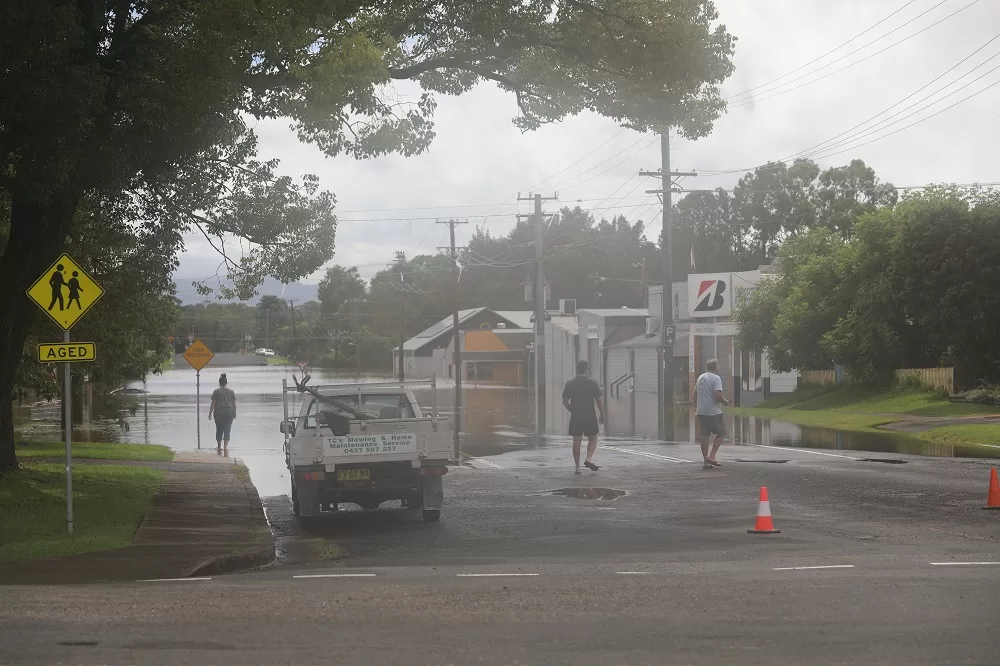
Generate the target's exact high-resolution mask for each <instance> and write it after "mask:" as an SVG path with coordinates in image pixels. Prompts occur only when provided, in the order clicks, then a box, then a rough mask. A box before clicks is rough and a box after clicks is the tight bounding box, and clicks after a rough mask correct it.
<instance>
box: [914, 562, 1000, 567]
mask: <svg viewBox="0 0 1000 666" xmlns="http://www.w3.org/2000/svg"><path fill="white" fill-rule="evenodd" d="M985 564H1000V562H931V565H933V566H935V567H962V566H982V565H985Z"/></svg>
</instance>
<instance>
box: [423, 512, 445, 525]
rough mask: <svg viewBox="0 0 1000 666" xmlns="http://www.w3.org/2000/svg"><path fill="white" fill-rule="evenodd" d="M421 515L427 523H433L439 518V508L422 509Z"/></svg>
mask: <svg viewBox="0 0 1000 666" xmlns="http://www.w3.org/2000/svg"><path fill="white" fill-rule="evenodd" d="M423 515H424V520H426V521H427V522H429V523H434V522H437V521H439V520H441V509H424V510H423Z"/></svg>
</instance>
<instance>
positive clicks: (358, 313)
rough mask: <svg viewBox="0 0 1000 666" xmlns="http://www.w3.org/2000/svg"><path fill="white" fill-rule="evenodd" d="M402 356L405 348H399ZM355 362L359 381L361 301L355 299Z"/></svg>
mask: <svg viewBox="0 0 1000 666" xmlns="http://www.w3.org/2000/svg"><path fill="white" fill-rule="evenodd" d="M399 354H400V356H402V355H403V348H402V347H400V348H399ZM354 361H355V364H356V365H357V371H358V379H360V378H361V300H360V299H354Z"/></svg>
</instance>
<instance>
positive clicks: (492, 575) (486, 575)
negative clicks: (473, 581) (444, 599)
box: [455, 573, 541, 578]
mask: <svg viewBox="0 0 1000 666" xmlns="http://www.w3.org/2000/svg"><path fill="white" fill-rule="evenodd" d="M455 575H456V576H458V577H459V578H502V577H505V576H540V575H541V574H536V573H471V574H455Z"/></svg>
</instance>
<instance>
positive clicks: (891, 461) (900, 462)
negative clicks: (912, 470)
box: [858, 458, 910, 465]
mask: <svg viewBox="0 0 1000 666" xmlns="http://www.w3.org/2000/svg"><path fill="white" fill-rule="evenodd" d="M858 462H880V463H888V464H890V465H905V464H906V463H908V462H910V461H909V460H900V459H899V458H858Z"/></svg>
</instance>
